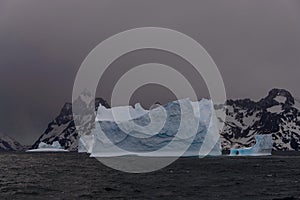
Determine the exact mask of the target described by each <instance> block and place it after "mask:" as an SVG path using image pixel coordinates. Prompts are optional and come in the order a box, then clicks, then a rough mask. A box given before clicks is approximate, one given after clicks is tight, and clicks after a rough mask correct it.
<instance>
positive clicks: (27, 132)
mask: <svg viewBox="0 0 300 200" xmlns="http://www.w3.org/2000/svg"><path fill="white" fill-rule="evenodd" d="M145 26H157V27H165V28H171V29H175V30H178V31H180V32H183V33H185V34H187V35H189V36H191V37H192V38H194V39H195V40H197V41H198V42H199V43H200V44H202V45H203V46H204V47H205V48H206V50H207V51H208V52H209V54H210V55H211V56H212V58H213V59H214V61H215V62H216V64H217V66H218V67H219V70H220V72H221V74H222V76H223V79H224V83H225V86H226V91H227V96H228V97H229V98H234V99H236V98H244V97H249V98H252V99H258V98H261V97H263V96H265V95H266V94H267V92H268V91H269V90H270V89H271V88H274V87H279V88H285V89H288V90H289V91H290V92H291V93H293V95H294V96H295V97H299V96H300V87H299V75H300V1H297V0H294V1H292V0H264V1H261V0H247V1H245V0H225V1H215V0H209V1H199V0H195V1H181V0H178V1H177V0H176V1H174V0H165V1H159V0H151V1H140V0H134V1H133V0H119V1H112V0H105V1H104V0H100V1H82V0H51V1H50V0H49V1H38V0H35V1H33V0H22V1H16V0H0V95H1V99H0V102H1V104H0V131H1V132H4V133H6V134H8V135H10V136H12V137H14V138H16V139H17V140H19V141H20V142H21V143H24V144H32V143H33V142H34V141H35V139H36V138H38V137H39V136H40V135H41V134H42V133H43V132H44V130H45V129H46V127H47V124H48V123H49V122H50V121H51V120H53V119H54V117H55V116H57V115H58V113H59V111H60V109H61V107H62V105H63V104H64V102H66V101H69V102H70V101H71V95H72V86H73V81H74V78H75V75H76V72H77V70H78V68H79V66H80V64H81V62H82V61H83V59H84V58H85V56H86V55H87V54H88V53H89V52H90V51H91V50H92V49H93V48H94V47H95V46H96V45H97V44H98V43H99V42H101V41H103V40H104V39H106V38H107V37H109V36H111V35H113V34H116V33H119V32H121V31H124V30H127V29H131V28H136V27H145ZM128 56H129V57H128V58H126V57H124V58H120V60H118V61H116V62H115V63H114V64H113V65H114V66H115V68H114V70H111V71H110V72H107V76H106V77H105V78H104V79H105V81H106V82H107V88H106V87H105V86H103V85H102V86H100V90H99V94H98V95H99V96H102V97H104V98H108V96H109V92H110V89H111V87H110V86H109V85H110V83H109V81H110V80H113V79H116V77H118V76H119V75H120V72H121V71H122V69H124V68H125V67H126V66H127V67H128V66H130V65H133V64H137V63H138V64H142V63H143V62H149V61H151V62H157V60H155V59H158V60H161V62H164V63H167V64H170V65H177V67H175V68H177V69H181V71H184V72H185V73H186V74H187V75H188V76H191V79H192V82H193V81H194V83H195V80H197V79H196V77H193V76H194V75H193V73H192V71H190V70H189V69H190V68H189V66H188V64H187V63H184V62H183V61H180V59H178V58H176V56H174V55H170V54H168V53H161V54H159V52H158V51H152V52H151V51H149V52H136V53H135V54H132V55H128ZM130 56H131V57H130ZM152 59H154V60H152ZM106 82H105V83H106ZM196 83H197V82H196ZM196 87H197V92H198V95H199V96H201V97H208V94H207V90H206V87H205V85H204V83H203V82H202V81H201V80H200V81H199V85H197V86H196ZM156 89H158V87H157V86H152V87H151V86H149V87H148V86H146V87H143V88H142V89H140V90H139V91H137V93H136V94H135V97H136V99H135V100H133V101H137V100H138V101H142V103H144V104H145V105H148V104H150V103H151V102H153V101H154V100H155V99H157V100H159V101H162V102H164V101H167V100H169V99H172V97H170V96H172V95H171V94H170V95H168V92H163V91H164V90H163V89H161V88H159V90H158V92H156V93H154V94H153V91H155V90H156ZM145 91H148V92H151V95H146V92H145ZM162 93H163V94H164V95H161V94H162Z"/></svg>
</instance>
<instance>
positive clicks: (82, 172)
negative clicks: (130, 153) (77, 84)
mask: <svg viewBox="0 0 300 200" xmlns="http://www.w3.org/2000/svg"><path fill="white" fill-rule="evenodd" d="M0 169H1V173H0V199H1V200H2V199H130V200H131V199H168V200H169V199H171V200H173V199H184V200H188V199H230V200H235V199H298V198H299V197H300V156H295V155H290V156H282V155H276V156H270V157H226V156H224V157H210V158H203V159H198V158H181V159H179V160H177V161H176V162H175V163H173V164H172V165H170V166H168V167H166V168H164V169H161V170H159V171H156V172H152V173H147V174H128V173H124V172H119V171H116V170H113V169H110V168H108V167H106V166H104V165H103V164H101V163H100V162H99V161H97V160H96V159H94V158H89V157H88V155H86V154H77V153H31V154H28V153H27V154H26V153H17V154H16V153H1V154H0Z"/></svg>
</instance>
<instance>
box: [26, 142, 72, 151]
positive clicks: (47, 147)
mask: <svg viewBox="0 0 300 200" xmlns="http://www.w3.org/2000/svg"><path fill="white" fill-rule="evenodd" d="M26 152H69V151H68V150H65V149H63V148H62V146H61V145H60V143H59V142H58V141H55V142H53V143H52V144H46V143H44V142H40V143H39V146H38V148H37V149H30V150H27V151H26Z"/></svg>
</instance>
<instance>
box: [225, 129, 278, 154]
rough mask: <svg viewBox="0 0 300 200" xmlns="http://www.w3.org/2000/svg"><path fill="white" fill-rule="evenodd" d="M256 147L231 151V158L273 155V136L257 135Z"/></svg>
mask: <svg viewBox="0 0 300 200" xmlns="http://www.w3.org/2000/svg"><path fill="white" fill-rule="evenodd" d="M255 141H256V143H255V145H254V146H253V147H250V148H240V149H230V156H269V155H272V148H273V142H272V135H271V134H267V135H255Z"/></svg>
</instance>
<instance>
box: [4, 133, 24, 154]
mask: <svg viewBox="0 0 300 200" xmlns="http://www.w3.org/2000/svg"><path fill="white" fill-rule="evenodd" d="M23 149H24V147H23V146H22V145H21V144H20V143H19V142H17V141H16V140H15V139H13V138H11V137H9V136H7V135H4V134H1V133H0V151H21V150H23Z"/></svg>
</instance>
